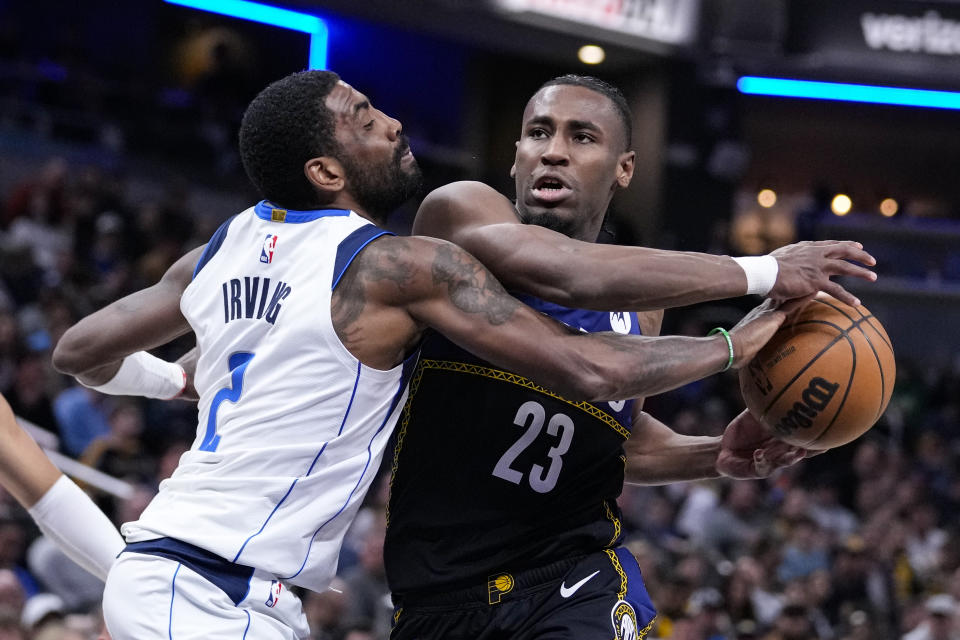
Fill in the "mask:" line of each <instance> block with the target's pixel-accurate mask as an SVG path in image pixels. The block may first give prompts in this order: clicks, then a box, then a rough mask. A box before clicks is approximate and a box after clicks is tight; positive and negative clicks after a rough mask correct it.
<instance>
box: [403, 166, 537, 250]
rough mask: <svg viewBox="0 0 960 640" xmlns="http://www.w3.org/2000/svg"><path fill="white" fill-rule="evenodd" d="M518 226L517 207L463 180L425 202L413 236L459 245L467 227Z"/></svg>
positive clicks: (433, 193)
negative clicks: (461, 235) (462, 232)
mask: <svg viewBox="0 0 960 640" xmlns="http://www.w3.org/2000/svg"><path fill="white" fill-rule="evenodd" d="M504 222H512V223H517V222H519V220H518V219H517V214H516V210H515V209H514V206H513V203H512V202H511V201H510V200H509V199H508V198H507V197H506V196H504V195H503V194H502V193H500V192H499V191H497V190H496V189H494V188H493V187H491V186H489V185H486V184H484V183H482V182H476V181H472V180H463V181H460V182H451V183H450V184H447V185H444V186H442V187H439V188H437V189H434V190H433V191H431V192H430V193H429V194H427V197H426V198H424V200H423V202H422V203H421V205H420V208H419V209H418V211H417V217H416V219H415V220H414V222H413V232H414V233H415V234H418V235H428V236H434V237H438V238H446V239H448V240H453V241H454V242H456V241H457V238H456V232H458V231H461V230H463V229H464V228H465V227H470V226H482V225H488V224H498V223H504Z"/></svg>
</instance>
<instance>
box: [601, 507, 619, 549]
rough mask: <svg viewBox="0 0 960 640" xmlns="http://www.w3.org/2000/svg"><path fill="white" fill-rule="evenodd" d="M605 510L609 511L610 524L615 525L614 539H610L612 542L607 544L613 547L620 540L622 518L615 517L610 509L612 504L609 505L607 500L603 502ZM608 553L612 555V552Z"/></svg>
mask: <svg viewBox="0 0 960 640" xmlns="http://www.w3.org/2000/svg"><path fill="white" fill-rule="evenodd" d="M603 508H604V509H606V511H607V519H609V520H610V524H612V525H613V537H612V538H610V542H608V543H607V544H608V545H611V544H613V543H615V542H616V541H617V540H618V539H619V538H620V532H621V531H622V528H621V527H620V518H618V517H617V516H615V515H614V513H613V509H611V508H610V503H608V502H607V501H606V500H604V501H603ZM607 553H610V551H609V550H607Z"/></svg>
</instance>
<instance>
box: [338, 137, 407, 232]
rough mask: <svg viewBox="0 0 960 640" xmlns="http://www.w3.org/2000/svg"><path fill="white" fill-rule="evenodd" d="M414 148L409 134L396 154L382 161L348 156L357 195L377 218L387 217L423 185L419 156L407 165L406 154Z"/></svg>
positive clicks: (350, 172) (349, 173)
mask: <svg viewBox="0 0 960 640" xmlns="http://www.w3.org/2000/svg"><path fill="white" fill-rule="evenodd" d="M409 148H410V145H409V144H408V143H407V138H406V136H402V137H401V139H400V144H398V145H397V150H396V152H395V153H394V154H393V156H392V157H391V158H389V159H387V160H386V161H385V162H383V163H382V164H380V165H361V164H360V163H355V162H353V161H352V159H346V158H345V159H344V160H343V164H344V168H345V169H346V173H347V179H348V180H349V182H350V184H351V186H352V188H351V191H352V192H353V196H354V198H355V199H356V201H357V204H359V205H360V206H361V207H362V208H363V210H364V211H366V212H367V213H368V214H370V215H371V216H373V217H374V218H376V219H377V220H386V219H387V216H389V215H390V214H391V213H392V212H393V211H394V210H395V209H396V208H397V207H399V206H400V205H402V204H403V203H404V202H406V201H407V200H409V199H411V198H413V197H414V196H416V195H418V194H419V193H420V191H421V189H423V172H422V171H420V166H419V165H418V164H417V161H416V160H413V162H412V163H411V165H410V166H409V167H408V168H406V169H405V168H404V167H403V160H402V159H403V155H404V154H405V153H406V152H407V150H408V149H409Z"/></svg>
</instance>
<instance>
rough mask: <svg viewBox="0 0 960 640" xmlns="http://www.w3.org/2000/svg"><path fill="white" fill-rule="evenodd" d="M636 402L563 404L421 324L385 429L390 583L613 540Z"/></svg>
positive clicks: (473, 571)
mask: <svg viewBox="0 0 960 640" xmlns="http://www.w3.org/2000/svg"><path fill="white" fill-rule="evenodd" d="M520 299H521V300H523V301H524V302H525V303H526V304H528V305H530V306H531V307H533V308H535V309H538V310H540V311H542V312H543V313H546V314H548V315H550V316H552V317H554V318H556V319H557V320H559V321H561V322H563V323H565V324H567V325H569V326H570V327H573V328H574V329H579V330H582V331H587V332H591V333H592V332H598V331H615V332H617V333H622V334H634V335H637V334H639V333H640V329H639V325H638V321H637V316H636V314H635V313H632V312H631V313H628V312H624V313H620V312H613V313H611V312H599V311H585V310H580V309H568V308H566V307H562V306H559V305H555V304H552V303H548V302H545V301H542V300H539V299H537V298H532V297H523V296H520ZM530 339H531V340H536V337H535V336H531V337H530ZM632 405H633V401H632V400H619V401H612V402H592V403H591V402H578V401H571V400H567V399H565V398H563V397H561V396H559V395H557V394H555V393H552V392H551V391H549V390H547V389H545V388H543V387H541V386H539V385H537V384H535V383H533V382H532V381H530V380H529V379H527V378H524V377H522V376H519V375H516V374H514V373H510V372H508V371H503V370H501V369H498V368H496V367H494V366H493V365H491V364H490V363H488V362H486V361H484V360H481V359H479V358H477V357H475V356H473V355H471V354H469V353H467V352H466V351H464V350H462V349H460V348H459V347H457V346H456V345H454V344H453V343H451V342H450V341H448V340H447V339H446V338H444V337H443V336H441V335H440V334H437V333H430V334H429V335H428V336H427V337H426V339H425V341H424V343H423V347H422V350H421V355H420V361H419V363H418V365H417V368H416V369H415V371H414V373H413V376H412V378H411V382H410V395H409V399H408V401H407V404H406V406H405V409H404V412H403V414H402V415H401V418H400V422H399V424H398V427H399V428H398V431H397V433H396V435H395V437H396V440H397V442H396V446H395V450H394V458H393V477H392V483H391V494H390V503H389V510H388V518H389V521H388V528H387V539H386V546H385V549H384V555H385V562H386V568H387V580H388V582H389V583H390V588H391V590H392V591H393V592H394V593H395V594H399V595H400V596H401V597H402V595H403V594H404V593H410V592H414V591H434V590H437V589H445V588H451V587H457V586H459V585H468V584H474V583H475V582H476V581H477V580H478V579H480V580H486V578H487V577H488V576H489V575H491V574H493V573H495V572H497V571H507V570H518V569H521V568H525V567H535V566H539V565H541V564H545V563H549V562H553V561H555V560H558V559H560V558H568V557H572V556H576V555H582V554H586V553H590V552H593V551H598V550H600V549H604V548H608V547H611V546H613V545H615V544H616V543H617V542H618V541H619V540H620V538H621V537H622V530H621V524H620V513H619V510H618V508H617V505H616V499H617V497H618V496H619V495H620V491H621V489H622V487H623V476H624V462H625V458H624V453H623V442H624V441H625V440H626V438H627V437H628V436H629V434H630V427H631V418H630V416H631V410H632Z"/></svg>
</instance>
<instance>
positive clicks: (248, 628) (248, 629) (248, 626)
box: [240, 609, 250, 640]
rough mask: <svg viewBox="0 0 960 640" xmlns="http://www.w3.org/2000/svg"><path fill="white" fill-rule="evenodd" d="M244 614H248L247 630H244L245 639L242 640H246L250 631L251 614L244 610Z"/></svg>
mask: <svg viewBox="0 0 960 640" xmlns="http://www.w3.org/2000/svg"><path fill="white" fill-rule="evenodd" d="M243 612H244V613H245V614H247V628H246V629H244V630H243V638H241V639H240V640H246V638H247V631H250V612H249V611H247V610H246V609H244V610H243Z"/></svg>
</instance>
